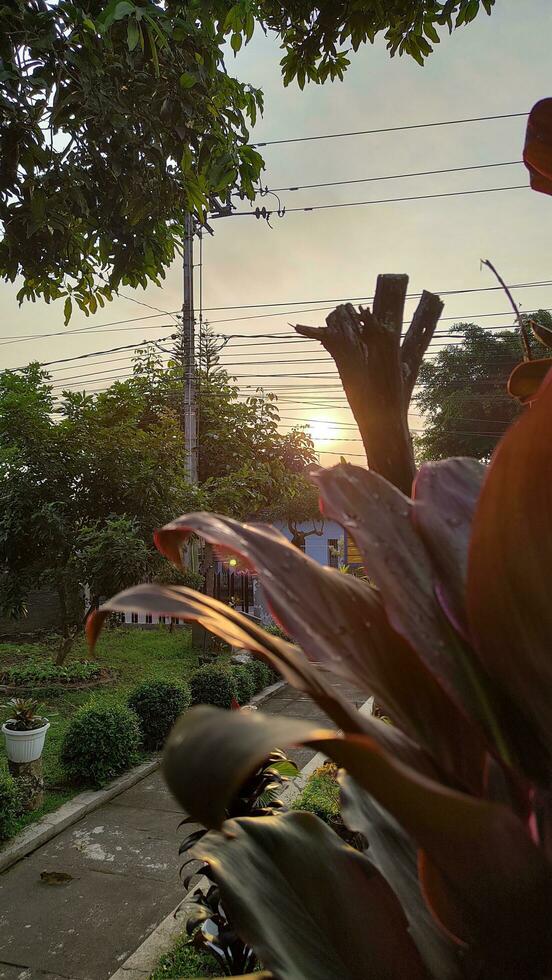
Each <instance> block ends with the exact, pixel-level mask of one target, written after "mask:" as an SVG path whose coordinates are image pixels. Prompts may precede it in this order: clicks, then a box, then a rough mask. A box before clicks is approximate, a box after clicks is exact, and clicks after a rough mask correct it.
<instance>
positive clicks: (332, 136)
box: [252, 112, 529, 147]
mask: <svg viewBox="0 0 552 980" xmlns="http://www.w3.org/2000/svg"><path fill="white" fill-rule="evenodd" d="M528 115H529V113H528V112H504V113H500V114H499V115H493V116H471V117H469V118H467V119H442V120H439V122H427V123H410V124H408V125H405V126H385V127H384V128H381V129H357V130H355V131H353V132H349V133H323V134H321V135H320V134H319V135H316V136H291V137H287V138H286V139H279V140H265V142H264V143H253V144H252V145H253V146H256V147H259V146H281V145H282V144H283V143H310V142H312V141H313V140H336V139H344V138H346V137H349V136H374V135H376V134H378V133H403V132H406V130H409V129H432V128H434V127H436V126H460V125H463V124H464V123H474V122H488V121H490V120H491V119H516V118H519V117H521V116H528Z"/></svg>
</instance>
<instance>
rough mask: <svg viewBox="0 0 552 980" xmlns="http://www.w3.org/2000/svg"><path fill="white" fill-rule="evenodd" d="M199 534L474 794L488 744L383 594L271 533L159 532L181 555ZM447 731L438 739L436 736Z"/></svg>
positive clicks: (168, 548) (315, 653)
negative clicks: (247, 573) (235, 559)
mask: <svg viewBox="0 0 552 980" xmlns="http://www.w3.org/2000/svg"><path fill="white" fill-rule="evenodd" d="M192 531H193V532H195V533H196V534H198V535H200V536H201V537H203V538H205V539H206V540H207V541H210V542H212V543H213V544H216V546H217V547H220V546H221V545H222V547H223V548H224V549H227V550H229V551H232V552H233V553H234V554H239V555H240V556H242V558H243V559H244V561H245V562H247V564H248V565H249V566H250V567H252V568H254V569H256V571H257V572H258V573H259V575H260V578H261V581H262V585H263V591H264V594H265V597H266V599H267V600H268V602H269V605H270V607H271V610H272V612H273V613H274V615H275V616H276V618H277V620H278V621H279V622H280V623H281V625H282V626H283V628H284V629H285V631H286V633H288V634H289V635H290V636H292V637H293V639H294V640H295V641H296V642H297V643H298V645H299V646H300V647H301V649H302V650H303V651H304V652H305V653H306V654H307V656H308V657H309V659H310V660H311V661H313V662H316V663H319V664H321V665H323V666H324V667H325V668H326V669H328V670H330V671H331V672H332V673H334V674H336V675H337V676H339V677H342V678H344V679H345V680H347V681H349V682H351V683H353V684H355V685H356V686H361V687H363V688H364V689H365V690H366V692H367V693H368V694H373V695H374V696H375V697H376V699H377V700H378V702H379V703H381V704H382V705H383V707H384V708H385V710H386V712H387V713H388V714H389V716H390V717H391V718H392V719H393V720H394V721H395V722H396V723H397V724H398V725H399V726H400V727H401V728H402V730H403V731H404V732H406V734H407V735H409V736H410V737H411V738H414V739H416V740H417V741H419V742H420V743H421V744H422V745H423V746H425V748H426V749H427V750H428V751H429V752H430V753H431V755H432V756H433V757H434V758H435V759H436V760H437V761H438V762H439V764H440V765H441V766H442V768H443V769H444V770H445V771H446V772H448V773H449V774H452V775H454V777H455V778H456V779H457V780H459V781H460V782H461V783H462V784H463V785H467V786H469V787H470V789H472V790H473V791H474V792H477V791H478V790H480V788H481V775H482V761H483V748H482V742H481V738H480V737H479V736H478V735H477V733H476V732H475V731H474V730H473V729H471V728H470V726H469V725H468V723H467V722H466V719H465V718H464V717H463V716H462V715H461V713H460V712H459V711H458V709H457V708H456V706H455V705H454V704H453V703H452V702H451V700H450V698H449V697H448V696H447V695H446V693H445V692H444V691H443V689H442V688H441V687H440V685H439V683H438V682H437V681H436V680H435V678H434V677H433V676H432V675H431V673H430V672H429V671H428V670H427V668H426V667H425V665H424V664H423V663H422V662H421V661H420V660H419V659H418V658H417V657H416V656H415V655H414V654H413V652H412V650H411V648H410V647H409V646H408V645H407V644H406V643H405V642H404V640H403V639H402V637H401V636H399V635H398V634H397V633H395V632H394V630H393V629H391V627H390V625H389V622H388V620H387V617H386V615H385V612H384V609H383V607H382V603H381V600H380V597H379V595H378V593H377V592H376V591H375V590H374V589H373V588H371V587H370V586H368V585H367V584H366V583H365V582H361V581H360V580H358V579H356V578H354V577H353V576H349V575H343V574H341V573H340V572H338V571H336V570H335V569H331V568H325V567H323V566H322V565H319V564H318V562H315V561H313V560H312V559H310V558H308V557H307V556H306V555H305V554H303V553H302V552H301V551H300V550H299V549H298V548H295V547H293V545H291V544H290V543H289V541H288V540H287V539H286V538H284V536H283V535H282V534H280V533H279V532H278V531H276V530H275V528H273V527H270V526H268V525H264V524H263V525H261V524H259V525H247V524H244V525H241V524H239V523H238V522H237V521H234V520H232V518H226V517H219V516H217V515H212V514H189V515H186V516H184V517H181V518H179V519H178V520H176V521H173V522H172V523H171V524H168V525H167V526H166V527H164V528H163V529H162V531H160V532H158V541H159V543H160V545H162V546H163V548H164V549H165V553H168V554H174V553H175V552H176V550H177V545H176V544H175V542H178V547H179V546H180V543H181V542H182V541H183V540H184V539H185V536H186V535H188V534H189V533H190V532H192ZM436 731H439V732H441V733H442V734H441V736H440V738H439V739H436V738H435V732H436Z"/></svg>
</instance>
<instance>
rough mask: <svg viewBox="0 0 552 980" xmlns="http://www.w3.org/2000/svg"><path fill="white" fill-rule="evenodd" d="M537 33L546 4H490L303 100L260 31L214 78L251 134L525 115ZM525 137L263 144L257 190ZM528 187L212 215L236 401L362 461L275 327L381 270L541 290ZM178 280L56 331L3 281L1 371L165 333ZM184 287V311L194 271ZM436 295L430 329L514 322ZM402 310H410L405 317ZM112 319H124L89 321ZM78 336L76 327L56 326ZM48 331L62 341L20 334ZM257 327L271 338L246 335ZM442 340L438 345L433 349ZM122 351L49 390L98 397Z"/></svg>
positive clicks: (540, 214) (548, 269) (490, 309)
mask: <svg viewBox="0 0 552 980" xmlns="http://www.w3.org/2000/svg"><path fill="white" fill-rule="evenodd" d="M521 11H522V12H521ZM551 28H552V4H551V3H550V0H523V3H521V2H520V0H497V2H496V6H495V9H494V11H493V14H492V16H491V17H487V16H486V15H485V14H480V16H479V17H478V18H477V20H476V21H475V22H474V23H473V24H471V25H469V26H468V27H467V28H461V29H459V30H458V31H456V32H455V33H454V34H453V35H452V36H451V37H448V36H446V35H443V36H442V42H441V44H440V45H439V46H437V48H436V50H435V53H434V54H433V55H432V56H431V57H430V58H429V59H428V61H427V62H426V65H425V66H424V67H423V68H421V67H420V66H418V65H417V64H416V63H415V62H413V61H412V60H411V59H406V58H402V59H399V58H394V59H392V60H390V59H389V57H388V55H387V52H386V51H385V46H384V44H383V42H378V43H376V44H375V45H374V46H370V45H368V46H366V47H363V48H361V49H360V50H359V51H358V52H357V53H356V54H352V55H351V61H352V63H351V67H350V68H349V69H348V71H347V73H346V75H345V79H344V81H343V82H334V83H333V84H332V83H330V82H327V83H326V84H325V85H324V86H313V85H309V86H307V87H306V88H305V90H304V91H303V92H301V91H299V89H298V88H297V86H296V85H295V84H292V85H291V86H290V87H289V88H287V89H284V87H283V84H282V81H281V77H280V70H279V65H278V62H279V59H280V56H281V53H280V51H279V48H278V43H277V41H276V40H275V39H274V38H270V37H269V38H266V37H264V36H263V35H262V33H261V32H260V31H257V32H256V34H255V36H254V38H253V40H252V42H251V43H250V44H249V45H248V46H247V47H246V48H245V49H243V50H242V51H241V52H240V53H239V55H238V57H237V58H236V59H234V57H233V56H230V57H229V59H228V68H229V70H230V71H231V72H232V73H234V74H237V75H239V77H240V78H242V79H243V80H246V81H249V82H251V83H252V84H254V85H256V86H258V87H260V88H261V89H263V91H264V94H265V113H264V117H263V119H262V120H261V121H260V122H259V124H258V125H257V127H256V128H255V130H254V132H253V135H252V139H253V140H254V141H256V142H263V141H265V140H278V139H286V138H293V137H297V136H311V135H320V134H325V133H341V132H348V131H353V130H354V131H356V130H366V129H377V128H381V127H391V126H403V125H412V124H416V123H426V122H434V121H440V120H447V119H459V118H466V117H473V116H483V115H485V116H487V115H495V114H503V113H518V112H527V111H529V109H530V108H531V106H532V105H533V103H534V102H536V101H537V100H538V99H540V98H543V97H545V96H547V95H549V94H550V88H549V76H550V37H551V34H552V31H551ZM524 132H525V119H524V118H523V117H518V118H511V119H500V120H493V121H487V122H476V123H472V124H466V125H456V126H443V127H435V128H430V129H418V130H410V131H406V132H392V133H385V134H383V133H382V134H377V135H365V136H356V137H350V138H343V139H332V140H322V141H311V142H302V143H288V144H284V145H274V146H268V147H266V148H263V149H262V150H261V152H262V153H263V155H264V157H265V160H266V171H265V174H264V176H263V181H262V182H263V185H265V186H268V187H278V188H279V187H283V188H287V187H292V186H297V185H300V184H310V183H317V182H326V181H335V180H347V179H356V178H367V177H382V176H388V175H393V174H402V173H412V172H414V171H427V170H438V169H445V168H450V167H463V166H466V167H468V166H472V165H475V164H484V163H485V164H488V163H493V164H495V163H506V162H510V161H519V160H520V159H521V152H522V148H523V140H524ZM527 183H528V180H527V174H526V171H525V169H524V167H523V166H522V165H521V164H516V165H512V166H504V167H496V168H495V167H492V168H488V169H481V170H472V171H470V170H468V171H465V172H463V173H448V174H440V175H434V176H424V177H410V178H404V179H396V180H381V181H380V180H378V181H371V182H369V183H364V184H362V183H359V184H351V185H349V186H344V187H335V186H333V187H320V188H316V189H309V190H300V191H282V192H281V193H279V197H280V199H281V201H282V203H283V204H285V205H286V206H287V207H288V208H292V207H309V206H313V205H319V204H331V203H339V202H351V201H368V200H379V199H382V198H391V197H408V196H416V195H423V194H439V193H447V192H449V191H463V190H470V189H480V188H491V187H506V186H510V185H517V184H521V185H525V186H524V187H523V188H522V189H519V190H512V191H505V192H497V193H490V194H477V195H473V196H460V197H450V198H446V197H445V198H440V199H439V198H437V199H434V200H418V201H405V202H400V203H399V202H397V203H395V204H392V203H391V204H377V205H368V206H365V207H353V208H341V209H336V210H332V209H327V210H322V211H312V212H298V213H293V212H292V213H287V214H286V215H285V216H284V217H283V218H278V217H277V216H274V219H273V220H272V221H271V224H272V226H273V227H272V228H269V227H268V226H267V224H266V223H265V222H264V221H262V220H257V219H255V218H254V217H251V216H248V217H235V218H230V219H224V220H219V221H216V222H213V228H214V230H215V235H214V236H213V237H209V236H205V238H204V243H203V268H202V298H203V316H204V320H205V321H208V322H209V323H210V324H211V325H212V328H213V330H215V331H216V332H220V333H224V334H230V335H233V336H232V339H230V340H229V341H228V343H227V345H226V347H225V349H224V352H223V354H222V361H223V362H224V363H226V364H227V365H228V370H229V371H231V372H232V374H235V375H236V376H237V377H238V381H239V384H240V389H241V392H242V394H243V396H244V397H245V395H246V394H247V392H248V391H250V390H251V388H250V387H248V386H257V385H261V384H262V385H264V386H265V387H266V388H267V390H273V391H275V392H276V393H278V395H279V398H280V409H281V416H282V426H281V427H282V430H285V429H289V428H290V427H291V426H293V425H294V424H298V423H300V421H307V420H311V431H312V434H313V436H314V437H315V442H316V446H317V449H318V451H319V452H320V460H321V462H322V463H323V464H324V465H326V464H331V463H332V462H335V461H336V459H337V458H338V457H339V455H341V454H343V455H345V456H346V457H347V458H349V459H351V460H352V461H358V462H361V461H362V459H361V448H362V447H361V444H360V443H358V442H357V441H356V439H357V438H358V434H357V433H356V432H355V430H354V428H353V427H352V419H351V415H350V413H349V412H348V410H347V409H346V407H345V406H344V396H343V395H342V393H341V391H340V389H339V385H338V384H337V383H336V382H337V375H336V372H335V369H334V366H333V362H332V361H331V360H330V359H329V357H327V356H325V352H324V351H322V350H321V348H320V347H319V346H318V345H317V344H316V343H315V342H307V343H305V342H304V341H297V340H294V339H292V336H291V328H290V326H289V324H290V323H296V322H301V323H309V324H314V325H318V324H322V323H323V319H324V316H325V315H327V313H328V312H329V309H331V308H333V307H334V306H335V305H337V301H348V300H349V299H353V298H357V297H366V298H368V297H370V296H371V295H372V294H373V290H374V286H375V281H376V277H377V275H378V273H382V272H394V273H407V274H408V275H409V277H410V285H409V292H414V293H419V292H420V291H421V290H422V289H429V290H432V291H434V292H450V291H454V290H464V289H480V288H483V287H490V286H495V285H496V283H495V282H494V281H493V279H492V276H491V275H490V273H489V271H488V270H486V269H481V268H480V259H481V258H490V259H491V260H492V261H493V263H494V264H495V265H496V266H497V267H498V269H499V270H500V272H501V274H502V275H503V277H504V278H505V279H506V281H507V282H509V283H526V282H536V281H540V280H549V279H550V280H552V262H551V256H552V201H551V200H550V199H549V198H547V197H545V196H543V195H539V194H536V193H534V192H531V191H530V190H528V189H527V186H526V185H527ZM269 201H270V202H272V203H271V204H270V205H269V203H268V202H269ZM274 201H275V199H274V198H271V197H266V198H263V199H262V200H259V201H258V203H259V204H260V205H261V206H262V205H266V206H273V203H274ZM238 207H239V209H240V210H242V209H246V210H247V209H248V205H243V204H241V203H240V204H239V205H238ZM196 252H197V250H196ZM196 262H199V255H198V254H196ZM181 278H182V277H181V272H180V269H179V267H178V265H177V264H175V266H174V267H173V268H172V269H171V270H169V272H168V274H167V278H166V281H165V283H164V285H163V287H162V288H161V289H158V288H156V287H151V288H149V289H148V290H146V291H145V292H144V291H143V290H137V291H135V292H131V291H129V290H124V292H125V294H126V296H127V297H130V298H122V297H118V298H117V299H115V300H114V302H113V303H112V304H111V305H110V306H108V307H107V308H105V309H104V310H101V311H99V313H98V314H96V316H95V317H90V318H88V319H87V318H85V317H84V316H82V315H80V314H78V315H77V314H75V315H74V316H73V318H72V320H71V323H70V325H69V327H68V328H67V329H64V327H63V309H62V303H54V304H51V305H50V306H47V305H46V304H44V303H36V304H30V303H26V304H25V305H24V306H22V307H19V306H18V304H17V301H16V298H15V297H16V292H17V290H18V288H19V284H18V283H15V284H6V283H0V335H1V336H0V364H1V366H2V367H18V366H21V365H23V364H25V363H27V362H28V361H29V360H31V359H36V360H40V361H51V360H54V359H58V358H62V357H69V356H72V355H74V354H81V353H88V352H92V351H96V350H98V351H99V350H104V349H107V348H111V347H115V346H119V345H123V344H132V343H134V342H136V343H139V342H141V341H142V340H144V339H147V338H152V339H153V338H158V337H161V336H166V335H167V334H168V333H170V331H171V327H172V324H173V323H174V317H170V316H167V315H166V312H167V311H169V312H173V311H176V310H177V309H178V308H179V307H180V306H181V303H182V283H181ZM195 293H196V307H197V305H198V300H199V268H198V269H196V290H195ZM514 294H515V297H516V300H517V301H518V302H519V304H520V306H521V308H522V309H524V310H531V309H535V308H552V284H551V285H550V286H547V287H539V288H522V289H516V290H515V291H514ZM443 298H444V300H445V309H444V312H443V317H444V318H449V319H447V320H443V321H442V327H441V329H442V330H448V329H449V328H450V325H451V323H453V322H455V321H460V320H464V321H466V320H467V321H470V322H480V323H482V324H485V325H488V326H490V325H496V326H505V325H510V324H511V323H512V317H511V315H510V313H509V312H508V304H507V301H506V299H505V297H504V296H503V295H502V294H501V293H500V292H496V291H488V292H468V293H465V294H457V295H449V296H447V295H445V296H443ZM414 302H415V301H411V300H409V301H408V302H407V309H406V314H407V319H408V318H409V315H410V314H411V313H412V312H413V309H414ZM141 304H149V306H153V307H155V309H153V310H152V309H149V308H148V307H146V306H144V305H141ZM313 308H314V309H313ZM317 309H318V312H316V310H317ZM301 310H304V311H306V312H303V313H299V311H301ZM157 314H158V315H157ZM268 314H270V316H269V315H268ZM484 314H487V315H486V316H483V315H484ZM488 314H492V315H488ZM137 317H141V318H142V317H149V319H140V320H137V319H136V318H137ZM120 320H130V321H131V322H127V323H124V324H119V325H118V326H107V327H103V324H112V323H113V321H120ZM81 328H86V329H85V331H84V332H80V333H70V332H69V331H75V330H81ZM52 332H59V336H49V337H44V338H42V339H38V338H35V339H32V340H23V339H22V338H23V337H25V336H28V335H33V334H42V333H52ZM263 333H272V334H279V335H282V336H280V337H277V338H265V337H259V336H255V335H258V334H263ZM235 334H240V335H246V336H245V337H236V336H235ZM275 341H277V342H275ZM444 342H446V338H445V339H443V338H436V339H435V342H434V344H433V350H434V352H435V351H436V350H438V349H439V346H440V345H442V344H443V343H444ZM126 356H127V355H126V353H125V352H123V353H121V354H117V355H113V357H117V358H118V360H117V362H115V361H113V363H112V364H109V363H108V362H107V360H106V359H105V358H104V359H101V358H99V359H98V360H99V361H100V363H98V365H95V364H90V365H88V362H84V363H85V364H87V367H86V368H85V367H83V366H82V364H83V362H81V363H80V365H79V362H77V364H78V365H79V366H78V367H75V365H73V366H72V367H71V365H69V367H64V368H62V367H61V366H57V365H56V366H55V367H54V369H53V370H54V376H55V379H56V380H55V384H56V385H62V383H63V382H64V381H65V380H66V384H67V387H70V388H78V389H82V388H88V389H89V390H95V389H97V388H100V387H104V386H105V385H107V383H108V381H107V379H105V375H102V372H106V371H108V370H112V373H113V376H115V375H116V374H118V373H119V372H125V371H126V370H129V367H130V360H128V361H127V360H124V359H122V358H124V357H126ZM129 357H130V355H129ZM119 358H121V360H119ZM278 361H279V362H283V363H276V362H278ZM85 375H86V376H85ZM309 375H311V376H312V377H311V378H310V379H309ZM411 424H412V427H413V429H414V430H415V429H417V428H419V427H420V426H421V425H422V424H423V423H422V420H421V419H420V418H419V417H418V416H417V415H416V413H415V412H413V413H412V416H411Z"/></svg>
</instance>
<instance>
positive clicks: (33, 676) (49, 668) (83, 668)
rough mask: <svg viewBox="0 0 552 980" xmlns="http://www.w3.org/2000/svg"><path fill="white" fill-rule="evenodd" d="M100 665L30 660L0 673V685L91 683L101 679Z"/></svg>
mask: <svg viewBox="0 0 552 980" xmlns="http://www.w3.org/2000/svg"><path fill="white" fill-rule="evenodd" d="M100 672H101V667H100V665H99V664H95V663H91V662H90V661H88V660H84V661H78V660H75V661H72V663H70V664H68V665H67V666H60V665H58V664H55V663H54V661H53V660H49V659H48V658H46V657H45V658H44V659H30V660H26V661H24V662H23V663H21V664H14V665H13V666H11V667H6V668H5V669H4V670H3V671H2V672H1V673H0V683H2V684H10V685H13V686H14V687H32V686H33V685H37V686H40V687H43V686H47V684H48V683H49V682H50V683H52V684H70V683H72V682H74V681H91V680H95V679H96V678H98V677H100Z"/></svg>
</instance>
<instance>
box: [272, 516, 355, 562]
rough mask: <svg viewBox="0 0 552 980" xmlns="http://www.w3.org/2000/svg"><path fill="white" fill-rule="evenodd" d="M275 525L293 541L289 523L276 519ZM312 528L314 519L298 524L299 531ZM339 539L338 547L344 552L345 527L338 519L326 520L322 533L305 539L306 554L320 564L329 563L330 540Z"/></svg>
mask: <svg viewBox="0 0 552 980" xmlns="http://www.w3.org/2000/svg"><path fill="white" fill-rule="evenodd" d="M274 526H275V527H277V528H278V530H279V531H281V532H282V534H284V535H285V536H286V538H287V539H288V541H291V533H290V531H289V529H288V526H287V524H284V523H283V522H282V521H275V522H274ZM311 529H312V521H305V523H304V524H298V530H299V531H310V530H311ZM331 540H333V541H338V547H339V550H340V554H341V555H342V554H343V528H342V527H341V526H340V525H339V524H337V523H336V521H325V522H324V529H323V531H322V534H321V535H320V536H318V535H317V534H311V535H309V537H308V538H306V540H305V554H306V555H308V556H309V558H313V559H314V561H317V562H318V563H319V564H320V565H329V564H330V562H329V560H328V551H329V547H328V542H329V541H331Z"/></svg>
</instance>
